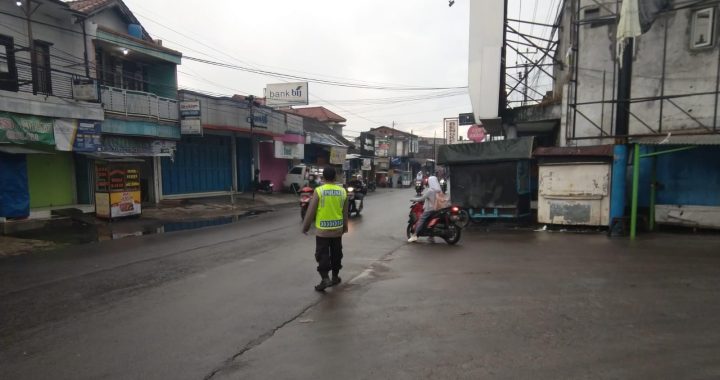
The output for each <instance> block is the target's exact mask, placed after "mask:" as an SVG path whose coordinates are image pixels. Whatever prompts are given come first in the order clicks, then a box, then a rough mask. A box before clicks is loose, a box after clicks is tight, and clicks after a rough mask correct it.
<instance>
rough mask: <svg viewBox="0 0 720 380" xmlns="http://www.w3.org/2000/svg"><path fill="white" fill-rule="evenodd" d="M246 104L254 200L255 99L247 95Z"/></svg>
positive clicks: (253, 195)
mask: <svg viewBox="0 0 720 380" xmlns="http://www.w3.org/2000/svg"><path fill="white" fill-rule="evenodd" d="M246 99H247V100H248V103H249V104H250V175H251V178H252V184H251V185H250V186H251V187H252V199H253V201H254V200H255V181H256V180H257V179H256V178H255V112H254V108H253V105H254V103H255V97H254V96H252V95H248V96H247V98H246Z"/></svg>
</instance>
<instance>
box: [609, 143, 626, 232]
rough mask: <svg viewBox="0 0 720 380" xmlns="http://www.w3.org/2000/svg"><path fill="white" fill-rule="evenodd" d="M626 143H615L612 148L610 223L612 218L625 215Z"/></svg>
mask: <svg viewBox="0 0 720 380" xmlns="http://www.w3.org/2000/svg"><path fill="white" fill-rule="evenodd" d="M627 162H628V147H627V145H615V147H614V149H613V167H612V189H611V193H610V224H612V221H613V219H615V218H621V217H623V216H625V205H626V201H627Z"/></svg>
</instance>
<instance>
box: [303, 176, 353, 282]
mask: <svg viewBox="0 0 720 380" xmlns="http://www.w3.org/2000/svg"><path fill="white" fill-rule="evenodd" d="M335 176H336V173H335V168H333V167H331V166H328V167H326V168H325V170H324V171H323V179H324V181H323V182H324V185H322V186H319V187H317V188H316V189H315V192H314V193H313V197H312V199H311V200H310V205H309V206H308V210H307V214H306V215H305V220H304V221H303V233H304V234H307V232H308V230H310V225H311V224H312V223H313V222H315V229H316V233H315V260H316V261H317V263H318V267H317V271H318V273H320V277H321V280H320V283H319V284H317V286H315V290H317V291H319V292H321V291H323V290H325V288H327V287H329V286H335V285H337V284H339V283H340V281H341V279H340V277H339V276H338V275H339V273H340V269H341V268H342V257H343V254H342V235H343V234H344V233H345V232H347V231H348V225H347V223H348V198H347V193H346V192H345V189H344V188H343V187H342V186H340V185H337V184H335ZM331 270H332V279H330V276H329V274H330V271H331Z"/></svg>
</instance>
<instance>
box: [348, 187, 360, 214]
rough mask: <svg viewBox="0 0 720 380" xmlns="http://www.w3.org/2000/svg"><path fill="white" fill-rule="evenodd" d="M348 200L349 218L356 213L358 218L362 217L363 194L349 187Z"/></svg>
mask: <svg viewBox="0 0 720 380" xmlns="http://www.w3.org/2000/svg"><path fill="white" fill-rule="evenodd" d="M346 190H347V198H348V216H352V213H353V212H354V213H355V215H356V216H360V212H361V211H362V209H363V203H364V202H363V193H362V192H360V190H357V191H356V189H355V188H354V187H352V186H349V187H348V188H347V189H346Z"/></svg>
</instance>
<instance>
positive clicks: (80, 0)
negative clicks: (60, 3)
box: [66, 0, 115, 14]
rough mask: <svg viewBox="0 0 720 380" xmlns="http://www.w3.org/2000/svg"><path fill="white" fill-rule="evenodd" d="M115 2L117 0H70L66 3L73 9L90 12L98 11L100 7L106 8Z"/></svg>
mask: <svg viewBox="0 0 720 380" xmlns="http://www.w3.org/2000/svg"><path fill="white" fill-rule="evenodd" d="M114 2H115V0H76V1H68V2H67V3H66V4H67V5H68V6H69V7H70V9H72V10H75V11H78V12H82V13H88V14H89V13H93V12H95V11H97V10H98V9H101V8H104V7H106V6H108V5H110V4H112V3H114Z"/></svg>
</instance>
